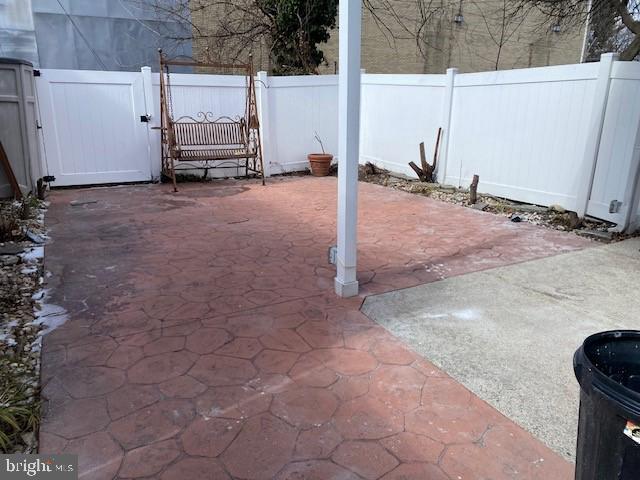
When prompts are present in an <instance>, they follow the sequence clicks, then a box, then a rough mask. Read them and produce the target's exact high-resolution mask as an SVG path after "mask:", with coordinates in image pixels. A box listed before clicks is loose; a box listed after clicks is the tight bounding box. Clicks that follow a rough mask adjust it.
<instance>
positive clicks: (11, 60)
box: [0, 57, 33, 67]
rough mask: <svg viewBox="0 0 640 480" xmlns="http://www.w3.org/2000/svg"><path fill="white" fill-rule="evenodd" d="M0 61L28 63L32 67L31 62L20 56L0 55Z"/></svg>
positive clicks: (19, 63)
mask: <svg viewBox="0 0 640 480" xmlns="http://www.w3.org/2000/svg"><path fill="white" fill-rule="evenodd" d="M0 63H11V64H18V65H29V66H30V67H33V63H31V62H30V61H28V60H23V59H22V58H11V57H0Z"/></svg>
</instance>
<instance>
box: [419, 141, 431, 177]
mask: <svg viewBox="0 0 640 480" xmlns="http://www.w3.org/2000/svg"><path fill="white" fill-rule="evenodd" d="M420 165H421V166H422V171H423V172H425V173H427V172H428V171H429V164H428V163H427V154H426V153H424V142H420Z"/></svg>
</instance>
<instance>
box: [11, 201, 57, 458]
mask: <svg viewBox="0 0 640 480" xmlns="http://www.w3.org/2000/svg"><path fill="white" fill-rule="evenodd" d="M45 210H46V204H45V203H44V202H41V201H40V200H38V199H36V198H35V197H32V196H28V197H25V198H24V199H23V201H19V202H18V201H0V219H1V220H0V451H1V452H4V453H35V452H36V451H37V428H38V422H39V418H40V391H39V390H40V386H39V371H40V346H41V340H42V336H41V335H42V333H43V325H41V324H40V322H39V321H38V308H39V304H38V298H37V296H38V291H39V290H40V289H41V288H42V287H41V286H42V284H43V283H44V272H43V255H44V247H43V246H42V244H43V243H44V242H45V241H46V239H47V235H46V231H45V228H44V213H45Z"/></svg>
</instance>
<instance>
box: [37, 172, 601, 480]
mask: <svg viewBox="0 0 640 480" xmlns="http://www.w3.org/2000/svg"><path fill="white" fill-rule="evenodd" d="M360 188H361V194H360V226H359V255H360V258H359V265H360V270H361V271H360V282H361V290H362V296H361V297H359V298H354V299H349V300H343V299H338V298H337V297H336V296H335V295H334V294H333V280H332V277H333V274H334V270H333V268H332V267H331V266H330V265H327V247H328V246H329V245H331V244H332V243H334V242H335V239H334V232H335V212H336V204H335V195H336V183H335V179H334V178H311V177H289V178H278V179H270V180H269V182H268V185H267V186H266V187H262V186H260V185H258V184H257V183H254V182H249V181H242V182H234V181H224V182H219V183H214V184H206V185H202V184H184V185H182V186H181V191H180V193H177V194H173V193H171V191H170V188H168V187H166V186H161V185H153V186H146V185H145V186H128V187H112V188H99V189H83V190H65V191H56V192H53V193H52V195H51V200H52V206H51V209H50V211H49V213H48V216H47V222H48V225H49V227H50V228H51V235H52V237H53V243H52V244H51V245H50V246H48V247H47V251H46V254H47V259H46V262H47V268H48V269H49V270H50V271H51V272H52V273H53V276H52V278H51V279H50V283H51V285H50V287H51V300H50V301H51V302H52V303H55V304H58V305H61V306H63V307H64V308H66V310H67V311H68V313H69V320H68V321H67V322H66V323H65V324H64V325H62V326H61V327H59V328H58V329H57V330H55V331H53V332H52V333H50V334H49V335H47V337H46V338H45V342H44V350H43V360H42V382H43V385H44V389H43V394H44V396H45V398H46V409H45V416H44V420H43V424H42V427H41V432H40V441H41V448H40V450H41V452H43V453H59V452H70V453H76V454H78V455H79V456H80V471H81V478H83V479H111V478H122V479H124V478H161V479H166V480H168V479H174V478H175V479H195V478H203V479H204V478H206V479H216V480H217V479H228V478H236V479H271V478H277V479H317V480H326V479H341V480H343V479H351V478H358V479H360V478H364V479H377V478H384V479H386V480H389V479H401V478H402V479H429V480H440V479H451V480H458V479H465V480H466V479H492V480H498V479H544V480H552V479H566V480H569V479H570V478H572V465H571V464H570V463H568V462H567V461H565V460H564V459H562V458H560V457H559V456H558V455H556V454H555V453H553V452H552V451H551V450H549V449H548V448H547V447H545V446H544V445H543V444H541V443H540V442H539V441H537V440H536V439H534V438H533V437H532V436H531V435H530V434H528V433H527V432H525V431H524V430H522V429H521V428H520V427H518V426H517V425H515V424H514V423H513V422H511V421H510V420H509V419H507V418H506V417H504V416H502V415H501V414H500V413H498V412H497V411H496V410H494V409H493V408H491V407H490V406H488V405H487V404H486V403H484V402H483V401H482V400H480V399H479V398H477V397H476V396H474V395H473V394H471V393H470V392H469V391H468V390H466V389H465V388H464V387H462V386H461V385H460V384H458V383H457V382H455V381H454V380H452V379H451V378H449V377H448V376H447V375H446V374H445V373H443V372H442V371H439V370H438V369H437V368H435V367H434V366H433V365H431V364H430V363H429V362H427V361H425V360H424V359H422V358H420V357H419V356H417V355H416V354H415V353H413V352H411V351H410V350H408V349H407V347H406V346H405V345H403V344H402V343H401V342H400V341H399V340H397V339H395V338H394V337H393V336H391V335H390V334H389V333H388V332H387V331H386V330H384V329H383V328H382V327H380V326H378V325H376V324H375V323H373V322H372V321H370V320H369V319H368V318H367V317H366V316H364V315H363V314H362V313H360V311H359V308H360V305H361V303H362V299H363V296H364V295H368V294H372V293H381V292H385V291H390V290H393V289H398V288H403V287H409V286H414V285H418V284H422V283H427V282H432V281H436V280H439V279H442V278H446V277H450V276H453V275H458V274H462V273H466V272H470V271H477V270H483V269H487V268H492V267H496V266H502V265H507V264H512V263H516V262H522V261H525V260H530V259H534V258H540V257H544V256H548V255H554V254H558V253H562V252H566V251H571V250H576V249H580V248H583V247H585V246H588V245H589V242H587V241H585V240H582V239H579V238H578V237H575V236H572V235H568V234H562V233H559V232H553V231H549V230H544V229H540V228H536V227H533V226H530V225H526V224H513V223H510V222H508V221H507V220H505V219H504V218H500V217H496V216H492V215H490V214H485V213H481V212H476V211H473V210H470V209H465V208H462V207H457V206H453V205H449V204H445V203H440V202H437V201H433V200H430V199H427V198H423V197H419V196H413V195H410V194H406V193H402V192H398V191H394V190H391V189H386V188H384V187H379V186H375V185H370V184H361V185H360ZM72 201H75V202H74V204H71V203H70V202H72ZM85 202H86V203H85ZM425 302H429V299H428V298H426V299H425Z"/></svg>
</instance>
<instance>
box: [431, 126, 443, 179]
mask: <svg viewBox="0 0 640 480" xmlns="http://www.w3.org/2000/svg"><path fill="white" fill-rule="evenodd" d="M441 136H442V127H439V128H438V136H437V137H436V148H434V149H433V170H432V172H435V171H436V162H437V161H438V148H439V147H440V137H441Z"/></svg>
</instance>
